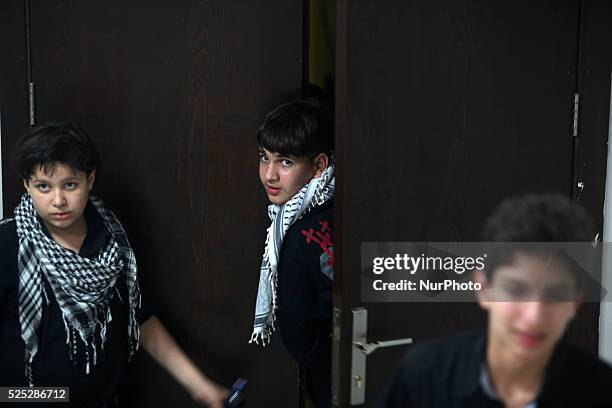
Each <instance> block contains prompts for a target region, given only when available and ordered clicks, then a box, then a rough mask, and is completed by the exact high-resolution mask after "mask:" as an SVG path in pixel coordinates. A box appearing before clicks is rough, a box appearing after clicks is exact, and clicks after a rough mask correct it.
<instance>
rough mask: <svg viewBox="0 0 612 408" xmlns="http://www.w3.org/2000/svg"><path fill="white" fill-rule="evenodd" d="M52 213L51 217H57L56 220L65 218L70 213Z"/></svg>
mask: <svg viewBox="0 0 612 408" xmlns="http://www.w3.org/2000/svg"><path fill="white" fill-rule="evenodd" d="M50 215H51V217H53V218H55V219H56V220H65V219H66V218H68V215H69V213H67V212H61V213H52V214H50Z"/></svg>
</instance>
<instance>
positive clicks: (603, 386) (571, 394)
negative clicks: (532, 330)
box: [544, 346, 612, 406]
mask: <svg viewBox="0 0 612 408" xmlns="http://www.w3.org/2000/svg"><path fill="white" fill-rule="evenodd" d="M610 384H612V366H610V365H609V364H608V363H606V362H604V361H603V360H598V359H597V358H595V357H594V356H592V355H591V354H589V353H587V352H586V351H584V350H582V349H579V348H576V347H572V346H562V347H560V348H559V349H557V350H556V351H555V355H554V357H553V361H552V362H551V365H550V367H549V369H548V372H547V379H546V384H545V391H544V393H545V395H548V396H549V397H551V398H553V399H554V398H558V397H560V396H563V398H564V399H565V400H567V401H569V400H572V401H573V400H576V401H578V400H581V401H582V402H584V403H587V404H589V403H592V404H593V405H589V406H600V405H598V404H609V405H605V406H612V393H610ZM585 398H586V399H585ZM585 406H586V405H585Z"/></svg>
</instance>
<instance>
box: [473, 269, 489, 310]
mask: <svg viewBox="0 0 612 408" xmlns="http://www.w3.org/2000/svg"><path fill="white" fill-rule="evenodd" d="M474 283H479V284H480V287H481V289H480V290H477V291H476V300H477V301H478V304H479V305H480V307H481V308H483V309H485V310H486V309H487V308H488V304H489V302H488V300H489V293H488V292H489V289H490V288H489V281H488V279H487V276H486V275H485V273H484V272H483V270H482V269H477V270H475V271H474Z"/></svg>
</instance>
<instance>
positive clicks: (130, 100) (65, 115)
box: [32, 0, 302, 407]
mask: <svg viewBox="0 0 612 408" xmlns="http://www.w3.org/2000/svg"><path fill="white" fill-rule="evenodd" d="M301 13H302V5H301V2H297V1H291V2H287V1H280V0H279V1H270V2H266V3H265V4H263V5H262V4H259V3H257V4H256V3H254V2H250V1H240V2H226V1H206V2H203V1H193V2H190V1H178V2H177V1H162V0H157V1H153V2H151V1H146V2H144V1H138V2H127V3H126V2H118V1H111V2H108V1H107V2H93V3H92V2H87V3H84V2H79V1H67V2H66V1H48V2H44V3H42V2H38V3H36V4H35V5H34V8H33V10H32V49H33V76H34V78H35V81H36V83H37V99H38V106H37V108H38V121H39V123H44V122H47V121H51V120H69V121H78V122H81V123H82V124H83V125H84V126H85V127H86V129H87V130H88V131H89V133H90V134H91V135H92V137H93V138H94V139H95V141H96V142H97V145H98V147H99V148H100V150H101V156H102V165H101V168H100V173H99V176H100V177H99V180H98V183H97V186H96V187H95V193H96V194H99V195H100V196H101V197H103V198H104V199H105V200H106V201H107V202H108V203H109V205H110V206H111V207H112V208H113V209H114V210H115V212H116V213H117V215H118V217H119V218H120V219H121V220H122V221H123V222H124V224H125V225H126V228H127V230H128V233H129V236H130V238H131V241H132V243H133V245H134V247H135V250H136V255H137V257H138V260H139V267H140V274H141V275H140V276H141V284H142V287H143V293H145V294H146V296H147V299H148V300H149V301H150V302H151V303H153V306H154V307H155V309H156V311H157V314H158V315H160V317H161V318H162V320H163V321H164V322H165V323H166V325H167V326H168V327H169V329H170V331H171V332H172V334H173V335H174V336H175V337H176V339H177V340H178V341H179V342H180V343H181V344H182V346H183V347H185V348H186V349H187V350H188V351H189V352H190V354H191V355H192V357H194V358H195V359H196V361H198V362H199V363H200V365H201V366H202V367H204V368H205V369H206V372H207V373H208V374H210V375H211V376H212V377H213V378H214V379H216V380H218V381H220V382H222V383H224V384H225V385H226V386H229V385H231V382H232V381H233V380H234V379H235V378H236V377H237V376H241V377H245V378H248V379H249V381H250V386H249V401H250V403H252V404H253V406H264V405H265V404H272V405H274V406H291V405H294V404H295V405H297V366H296V365H295V364H294V363H293V361H292V360H291V359H290V357H289V356H288V355H287V354H286V353H285V352H284V350H283V347H282V344H281V341H280V338H279V337H277V338H275V339H274V341H273V343H272V345H271V347H267V348H266V349H265V350H264V349H262V348H260V347H257V346H255V345H249V344H248V343H247V342H248V340H249V339H250V334H251V330H252V321H253V313H254V304H255V296H256V292H257V284H258V279H259V265H260V263H261V253H262V250H263V240H264V237H265V228H266V226H267V217H266V200H265V194H264V193H263V191H261V190H262V189H261V188H260V184H259V181H258V176H257V154H256V141H255V131H256V129H257V127H258V125H259V124H260V123H261V121H262V120H263V117H264V115H265V113H266V112H267V111H268V110H269V109H271V108H272V107H273V106H275V105H276V104H278V103H281V102H283V101H285V100H287V99H288V98H290V97H299V95H300V93H301V89H300V84H301V71H300V69H301V66H300V59H301V52H302V50H301V44H302V41H301V21H302V15H301ZM130 378H131V381H130V386H129V387H128V388H127V389H126V390H124V391H123V395H122V397H121V399H122V401H123V404H124V405H125V406H134V405H139V406H140V405H142V406H160V407H161V406H164V407H165V406H192V405H193V403H191V402H190V400H189V397H188V396H187V395H186V394H185V393H184V391H183V390H182V389H180V388H179V386H178V385H177V384H176V383H174V382H173V381H172V380H171V379H170V378H169V377H168V376H167V375H166V374H165V373H163V372H162V371H161V370H160V369H158V368H156V367H155V364H154V363H152V362H151V361H150V360H149V359H148V357H147V356H146V353H139V354H138V355H137V358H136V361H135V363H134V364H133V365H132V372H131V376H130ZM271 389H273V390H275V392H270V390H271Z"/></svg>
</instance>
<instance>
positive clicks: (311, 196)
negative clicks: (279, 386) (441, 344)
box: [251, 100, 335, 408]
mask: <svg viewBox="0 0 612 408" xmlns="http://www.w3.org/2000/svg"><path fill="white" fill-rule="evenodd" d="M257 142H258V144H259V177H260V180H261V183H262V184H263V187H264V189H265V190H266V194H267V196H268V199H269V200H270V202H271V204H270V206H269V207H268V215H269V216H270V219H271V221H272V223H271V225H270V227H269V228H268V234H267V237H266V247H265V251H264V256H263V261H262V264H261V271H260V280H259V290H258V293H257V304H256V311H255V323H254V331H253V335H252V338H251V341H255V342H257V343H259V341H261V342H262V343H263V344H264V345H265V344H266V343H267V342H269V341H270V336H271V334H272V331H273V330H274V328H275V327H274V324H275V322H278V326H279V329H280V333H281V337H282V339H283V343H284V345H285V348H286V349H287V351H288V352H289V354H291V356H292V357H293V358H294V359H295V360H296V361H297V362H298V363H299V365H300V371H301V372H302V373H303V375H302V378H305V382H306V384H305V385H306V394H307V397H308V398H309V400H310V401H312V403H313V404H314V405H315V406H316V407H317V408H324V407H329V406H330V400H331V391H330V390H331V311H332V282H333V237H334V235H333V219H332V216H333V197H334V183H335V179H334V166H333V164H332V155H333V148H334V136H333V121H332V119H331V117H330V115H329V114H328V113H327V111H326V110H325V109H324V108H322V107H321V106H320V105H319V104H318V103H317V102H315V101H311V100H305V101H298V102H292V103H287V104H284V105H281V106H278V107H277V108H275V109H274V110H273V111H271V112H270V113H269V114H268V115H267V116H266V118H265V120H264V123H263V125H262V126H261V127H260V128H259V130H258V132H257Z"/></svg>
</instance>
